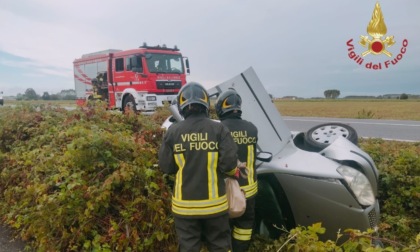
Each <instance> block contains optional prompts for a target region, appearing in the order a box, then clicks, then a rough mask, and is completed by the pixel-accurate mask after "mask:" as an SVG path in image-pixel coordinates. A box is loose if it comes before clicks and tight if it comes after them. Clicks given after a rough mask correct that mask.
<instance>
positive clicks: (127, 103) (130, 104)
mask: <svg viewBox="0 0 420 252" xmlns="http://www.w3.org/2000/svg"><path fill="white" fill-rule="evenodd" d="M123 104H124V106H123V113H126V111H128V110H130V111H133V112H137V109H136V101H135V100H134V97H133V96H132V95H128V96H127V97H126V98H125V99H124V103H123Z"/></svg>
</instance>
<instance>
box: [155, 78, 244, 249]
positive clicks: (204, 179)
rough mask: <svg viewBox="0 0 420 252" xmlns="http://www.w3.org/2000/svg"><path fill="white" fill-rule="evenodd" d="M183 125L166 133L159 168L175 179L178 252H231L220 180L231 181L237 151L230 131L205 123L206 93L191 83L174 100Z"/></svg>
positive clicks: (206, 117)
mask: <svg viewBox="0 0 420 252" xmlns="http://www.w3.org/2000/svg"><path fill="white" fill-rule="evenodd" d="M177 105H178V110H179V112H180V114H181V115H182V116H183V117H184V118H185V120H183V121H180V122H177V123H174V124H172V125H171V127H169V129H168V131H167V132H166V133H165V136H164V139H163V142H162V145H161V148H160V150H159V167H160V169H161V170H162V171H163V172H164V173H166V174H176V175H175V184H174V190H173V196H172V213H173V216H174V220H175V229H176V233H177V236H178V243H179V248H180V251H200V249H201V246H202V244H201V242H202V237H203V238H205V242H206V245H207V248H208V250H209V251H230V250H231V232H230V226H229V216H228V203H227V198H226V190H225V182H224V176H226V175H227V176H235V172H236V170H237V169H236V164H237V147H236V144H235V142H234V141H233V138H232V136H231V134H230V132H229V130H228V129H227V128H226V127H225V126H224V125H223V124H221V123H218V122H215V121H213V120H211V119H209V118H208V110H209V106H210V101H209V96H208V94H207V91H206V90H205V89H204V88H203V87H202V86H201V85H200V84H198V83H195V82H190V83H187V84H186V85H185V86H183V87H182V88H181V90H180V91H179V93H178V96H177Z"/></svg>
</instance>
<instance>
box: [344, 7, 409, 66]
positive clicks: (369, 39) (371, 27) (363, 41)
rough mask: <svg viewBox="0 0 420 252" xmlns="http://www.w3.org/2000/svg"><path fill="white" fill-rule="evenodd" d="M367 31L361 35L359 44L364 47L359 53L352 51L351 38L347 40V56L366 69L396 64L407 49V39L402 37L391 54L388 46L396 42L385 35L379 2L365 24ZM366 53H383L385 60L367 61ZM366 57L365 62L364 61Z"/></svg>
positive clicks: (392, 45)
mask: <svg viewBox="0 0 420 252" xmlns="http://www.w3.org/2000/svg"><path fill="white" fill-rule="evenodd" d="M367 33H368V34H369V35H361V36H360V40H359V44H360V45H361V46H363V47H364V48H365V51H364V52H362V53H361V54H360V55H359V54H357V53H356V52H355V51H354V45H353V39H350V40H349V41H347V47H348V48H347V50H348V52H349V53H348V56H349V58H350V59H352V60H354V61H355V62H356V63H357V64H359V65H364V66H365V67H366V68H367V69H372V70H382V69H386V68H390V67H391V66H394V65H396V64H397V63H398V62H400V60H401V59H402V58H403V56H404V54H405V53H406V51H407V46H408V40H407V39H404V40H403V41H402V43H401V48H400V50H399V51H398V52H394V54H396V55H393V53H392V52H390V50H388V48H390V47H392V48H395V47H396V46H394V45H395V44H396V42H395V40H394V36H386V33H387V28H386V25H385V21H384V16H383V14H382V10H381V6H380V5H379V2H377V3H376V5H375V9H374V10H373V14H372V19H371V20H370V22H369V24H368V26H367ZM368 55H372V56H378V55H385V56H387V58H389V59H387V60H384V61H382V62H377V61H376V62H373V61H368ZM365 59H366V62H365Z"/></svg>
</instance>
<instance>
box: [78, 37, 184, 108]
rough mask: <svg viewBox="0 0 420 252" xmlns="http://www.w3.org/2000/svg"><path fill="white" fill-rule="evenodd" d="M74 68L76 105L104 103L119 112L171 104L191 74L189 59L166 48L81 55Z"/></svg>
mask: <svg viewBox="0 0 420 252" xmlns="http://www.w3.org/2000/svg"><path fill="white" fill-rule="evenodd" d="M73 66H74V82H75V89H76V96H77V103H78V104H79V105H81V104H84V103H85V102H86V101H87V100H103V101H106V102H107V103H108V108H109V109H120V110H122V111H124V110H125V109H132V110H134V111H153V110H155V109H156V107H158V106H162V105H163V104H164V103H165V102H169V103H170V102H171V101H172V100H173V99H174V98H176V95H177V93H178V91H179V89H180V88H181V87H182V86H183V85H184V84H185V83H186V74H189V73H190V70H189V62H188V58H186V57H183V56H182V54H181V53H180V52H179V49H178V48H177V47H176V46H175V47H174V48H168V47H166V46H165V45H162V46H160V45H158V46H147V44H143V46H140V47H139V48H137V49H131V50H125V51H122V50H115V49H109V50H104V51H99V52H94V53H89V54H84V55H82V57H81V58H79V59H75V60H74V62H73Z"/></svg>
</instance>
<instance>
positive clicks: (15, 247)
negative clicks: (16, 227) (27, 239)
mask: <svg viewBox="0 0 420 252" xmlns="http://www.w3.org/2000/svg"><path fill="white" fill-rule="evenodd" d="M24 248H25V243H23V242H22V241H21V240H19V239H13V235H12V232H11V230H10V228H7V227H4V226H1V225H0V252H20V251H24Z"/></svg>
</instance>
